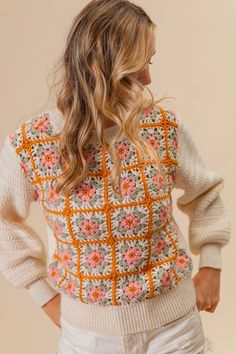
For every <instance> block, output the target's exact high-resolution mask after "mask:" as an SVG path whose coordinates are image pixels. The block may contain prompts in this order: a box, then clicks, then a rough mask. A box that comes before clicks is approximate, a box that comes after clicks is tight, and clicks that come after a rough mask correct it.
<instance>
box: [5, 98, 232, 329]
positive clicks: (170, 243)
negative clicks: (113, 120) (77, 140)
mask: <svg viewBox="0 0 236 354" xmlns="http://www.w3.org/2000/svg"><path fill="white" fill-rule="evenodd" d="M139 122H140V125H139V134H140V135H141V136H142V137H143V138H144V139H147V140H148V141H149V142H150V143H151V144H152V145H153V146H154V147H155V148H156V149H157V151H158V154H159V156H160V160H161V164H162V167H163V170H164V172H165V174H164V177H163V176H162V175H161V174H160V173H159V170H158V168H157V165H156V164H155V163H154V161H152V160H142V159H141V157H140V155H139V153H138V151H137V149H136V148H135V147H134V145H133V144H132V143H131V142H130V141H129V140H128V138H127V137H126V136H125V135H124V134H122V135H121V136H120V137H119V139H118V141H117V142H116V145H115V146H116V149H117V152H118V154H119V156H120V158H121V162H122V173H121V190H122V196H120V195H118V194H116V193H114V191H113V189H112V188H111V179H110V177H111V169H112V166H113V162H112V161H111V159H110V156H109V154H108V153H107V151H106V150H105V149H104V148H103V147H102V146H100V145H99V143H98V140H97V137H96V134H95V131H93V134H92V136H91V138H90V141H89V143H88V144H87V146H86V153H87V156H88V161H89V173H88V175H87V176H86V178H85V179H84V180H83V181H82V182H81V183H80V184H79V185H78V187H77V188H76V189H74V190H73V191H71V192H70V193H69V194H67V196H63V195H60V194H59V195H58V194H57V193H56V192H55V190H54V188H53V186H52V184H51V183H52V181H53V179H55V178H56V177H57V176H58V175H59V174H60V173H61V172H62V170H61V166H60V165H59V160H58V153H59V139H60V137H56V136H55V134H56V133H58V132H60V131H61V130H62V129H63V124H64V117H63V116H62V115H61V113H60V111H59V110H58V109H57V107H53V108H51V109H49V110H48V111H46V112H43V113H42V114H38V115H33V116H31V117H29V118H28V119H27V120H25V121H24V122H22V123H20V124H18V126H17V127H16V128H15V129H14V130H13V131H12V132H10V133H9V134H8V135H7V136H6V137H5V140H4V144H3V147H2V149H1V152H0V164H1V166H2V173H1V180H0V186H1V188H0V260H1V261H0V271H1V273H2V275H3V276H4V277H5V278H6V279H7V281H8V282H9V283H10V284H11V285H12V286H14V287H16V288H25V289H27V290H28V291H29V294H30V295H31V296H32V298H33V299H34V301H35V302H36V304H37V305H38V306H40V307H41V306H43V305H44V304H45V303H47V302H48V301H49V300H50V299H51V298H53V297H54V296H55V295H56V294H57V293H58V292H60V293H61V314H62V315H63V316H64V317H65V318H66V319H67V320H68V321H69V322H70V323H71V324H72V325H74V326H77V327H79V328H82V329H87V330H92V331H98V332H102V333H110V334H128V333H133V332H137V331H143V330H146V329H151V328H157V327H159V326H161V325H165V324H167V323H169V322H171V321H173V320H175V319H177V318H179V317H181V316H183V315H184V314H185V313H186V312H188V311H189V310H190V309H192V308H193V306H194V305H195V303H196V293H195V288H194V284H193V281H192V278H191V276H192V270H193V261H192V258H191V252H192V253H193V254H194V255H199V264H198V268H199V269H200V268H202V267H212V268H217V269H222V255H221V249H222V247H223V246H225V245H226V244H227V243H228V242H229V240H230V233H231V222H230V219H229V216H228V214H227V211H226V208H225V205H224V203H223V201H222V198H221V196H220V191H221V190H222V188H223V186H224V180H223V178H222V176H220V175H219V174H217V173H215V172H213V171H211V170H209V169H208V168H207V167H206V166H205V164H204V162H203V161H202V159H201V157H200V155H199V153H198V150H197V148H196V145H195V143H194V141H193V139H192V137H191V135H190V132H189V130H188V128H187V125H186V123H185V122H184V120H183V119H182V118H181V117H180V116H179V115H178V114H176V113H175V112H172V111H170V110H167V109H162V108H160V107H157V106H155V105H154V106H152V107H150V108H149V109H147V110H146V111H145V112H143V114H142V115H141V116H140V121H139ZM117 131H118V126H117V125H115V126H112V127H110V128H107V129H105V130H104V134H105V135H106V137H107V139H108V140H109V141H111V139H112V137H113V136H114V134H115V133H116V132H117ZM173 188H180V189H182V190H183V191H184V193H183V194H182V195H181V196H180V197H179V198H178V199H177V206H178V207H179V209H180V210H181V211H183V212H184V213H186V214H187V215H188V216H189V232H188V242H187V240H186V239H185V237H184V235H183V233H182V231H181V230H180V228H179V226H178V224H177V222H176V220H175V217H174V215H173V205H172V197H171V191H172V189H173ZM32 202H37V203H38V204H39V205H40V207H41V208H42V210H43V213H44V216H45V221H46V227H47V233H48V235H47V236H48V252H46V251H45V249H44V246H43V243H42V241H41V239H40V236H39V234H38V233H37V231H36V230H35V229H34V228H32V227H31V226H29V225H28V224H27V223H26V219H27V217H28V215H29V212H30V205H31V203H32Z"/></svg>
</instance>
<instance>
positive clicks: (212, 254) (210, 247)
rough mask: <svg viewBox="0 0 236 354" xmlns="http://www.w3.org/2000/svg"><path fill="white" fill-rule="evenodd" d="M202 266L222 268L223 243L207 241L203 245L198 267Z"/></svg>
mask: <svg viewBox="0 0 236 354" xmlns="http://www.w3.org/2000/svg"><path fill="white" fill-rule="evenodd" d="M202 267H211V268H217V269H222V257H221V245H220V244H219V243H205V244H204V245H203V246H202V247H201V251H200V259H199V266H198V268H199V269H200V268H202Z"/></svg>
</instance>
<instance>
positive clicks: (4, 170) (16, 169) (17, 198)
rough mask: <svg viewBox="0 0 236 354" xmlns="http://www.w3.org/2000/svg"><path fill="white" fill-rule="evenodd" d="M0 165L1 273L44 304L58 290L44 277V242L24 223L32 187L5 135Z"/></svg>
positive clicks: (11, 282) (41, 304)
mask: <svg viewBox="0 0 236 354" xmlns="http://www.w3.org/2000/svg"><path fill="white" fill-rule="evenodd" d="M0 166H1V175H0V272H1V273H2V275H3V276H4V278H5V279H6V280H7V281H8V282H9V283H10V284H11V285H12V286H14V287H16V288H27V289H28V290H29V293H30V295H31V296H32V297H33V299H34V301H35V302H36V303H37V304H38V305H39V306H43V305H44V304H45V303H46V302H48V301H49V300H50V299H51V298H52V297H54V296H55V295H56V294H57V293H58V292H57V291H56V290H55V289H54V288H52V286H51V285H50V283H49V282H48V280H47V268H46V254H45V249H44V245H43V242H42V241H41V239H40V237H39V235H38V234H37V233H36V231H35V230H34V229H33V228H32V227H31V226H29V225H27V224H26V222H25V220H26V218H27V217H28V215H29V211H30V205H31V203H32V202H33V201H34V189H33V187H32V185H31V183H30V182H29V180H28V179H26V177H25V175H24V173H23V170H22V168H21V166H20V165H19V160H18V158H17V156H16V153H15V150H14V149H13V148H12V146H11V145H10V143H9V140H8V137H6V138H5V140H4V143H3V147H2V149H1V152H0Z"/></svg>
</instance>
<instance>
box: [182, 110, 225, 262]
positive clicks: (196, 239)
mask: <svg viewBox="0 0 236 354" xmlns="http://www.w3.org/2000/svg"><path fill="white" fill-rule="evenodd" d="M177 123H178V124H179V128H178V139H177V146H178V153H177V161H178V167H177V170H176V175H175V187H176V188H181V189H183V190H184V194H182V195H181V196H180V197H179V198H178V199H177V206H178V208H179V209H180V210H181V211H182V212H184V213H186V214H187V215H188V216H189V221H190V222H189V233H188V240H189V246H190V250H191V252H192V253H193V254H194V255H200V259H199V269H200V268H203V267H211V268H216V269H222V257H221V249H222V247H223V246H225V245H226V244H227V243H228V242H229V240H230V236H231V221H230V218H229V215H228V213H227V210H226V208H225V205H224V203H223V200H222V198H221V195H220V191H221V190H222V188H223V187H224V180H223V178H222V177H221V176H220V175H218V174H217V173H215V172H213V171H211V170H210V169H208V168H207V167H206V166H205V164H204V162H203V160H202V158H201V156H200V155H199V153H198V150H197V147H196V144H195V142H194V141H193V138H192V136H191V134H190V132H189V129H188V127H187V125H186V123H185V122H184V120H183V119H182V118H181V117H180V116H178V115H177Z"/></svg>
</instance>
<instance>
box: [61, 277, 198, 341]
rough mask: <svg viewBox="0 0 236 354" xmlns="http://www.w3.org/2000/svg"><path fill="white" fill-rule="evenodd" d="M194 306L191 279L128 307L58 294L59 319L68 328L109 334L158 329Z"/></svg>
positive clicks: (193, 289) (188, 278) (194, 295)
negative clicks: (85, 300) (67, 325)
mask: <svg viewBox="0 0 236 354" xmlns="http://www.w3.org/2000/svg"><path fill="white" fill-rule="evenodd" d="M195 304H196V293H195V287H194V283H193V280H192V278H191V276H188V277H187V278H185V279H183V280H182V281H181V282H180V283H179V284H178V285H177V286H175V287H174V288H172V289H170V290H168V291H166V292H165V293H163V294H161V295H159V296H156V297H154V298H152V299H149V300H145V301H142V302H138V303H135V304H131V305H119V306H102V305H94V304H85V303H82V302H80V301H78V300H75V299H73V298H71V297H69V296H68V295H66V294H65V293H61V316H62V317H63V318H65V320H67V322H69V323H70V324H71V325H72V326H74V327H77V328H80V329H84V330H90V331H95V332H99V333H104V334H111V335H126V334H130V333H135V332H140V331H145V330H148V329H153V328H158V327H160V326H162V325H165V324H168V323H169V322H171V321H174V320H176V319H178V318H179V317H181V316H183V315H185V314H186V313H187V312H188V311H190V310H191V309H192V308H193V307H194V306H195Z"/></svg>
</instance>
